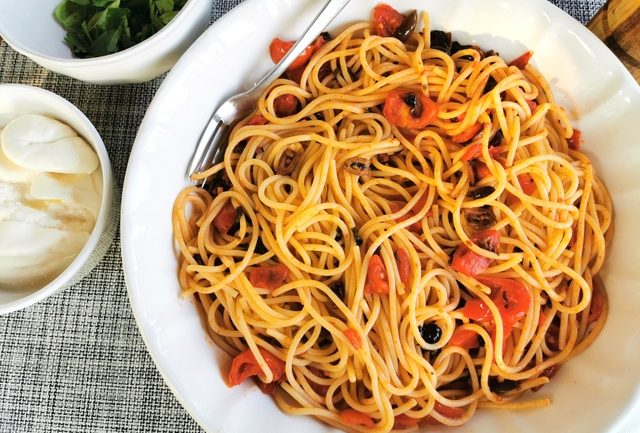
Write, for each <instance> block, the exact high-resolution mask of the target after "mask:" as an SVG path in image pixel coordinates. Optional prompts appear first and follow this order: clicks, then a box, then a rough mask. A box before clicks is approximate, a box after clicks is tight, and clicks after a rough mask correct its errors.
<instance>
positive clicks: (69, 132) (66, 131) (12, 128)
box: [0, 114, 102, 288]
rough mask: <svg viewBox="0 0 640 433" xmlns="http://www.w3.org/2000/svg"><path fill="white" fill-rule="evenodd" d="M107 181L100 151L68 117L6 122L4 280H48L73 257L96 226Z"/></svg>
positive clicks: (1, 144)
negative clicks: (96, 152)
mask: <svg viewBox="0 0 640 433" xmlns="http://www.w3.org/2000/svg"><path fill="white" fill-rule="evenodd" d="M3 123H4V122H3ZM101 179H102V173H101V170H100V168H99V161H98V158H97V155H96V154H95V152H94V150H93V149H92V147H91V146H90V145H89V144H88V143H87V142H86V141H85V140H84V139H83V138H82V137H79V136H78V134H77V133H76V132H75V131H74V130H73V129H72V128H70V127H69V126H67V125H65V124H64V123H62V122H59V121H58V120H56V119H53V118H51V117H47V116H42V115H38V114H27V115H22V116H18V117H16V118H15V119H13V120H11V121H9V122H8V123H6V125H5V127H4V129H2V132H1V133H0V286H2V287H3V288H24V287H25V286H35V285H41V284H43V283H46V282H48V281H50V280H51V279H53V278H55V277H56V276H57V275H58V274H60V273H61V272H62V271H63V270H64V269H65V268H66V267H67V266H68V265H69V263H71V261H72V260H73V259H74V258H75V256H76V255H77V254H78V252H79V251H80V250H81V249H82V247H83V246H84V244H85V243H86V242H87V240H88V239H89V236H90V234H91V231H92V230H93V227H94V225H95V222H96V218H97V216H98V212H99V209H100V202H101V195H102V180H101Z"/></svg>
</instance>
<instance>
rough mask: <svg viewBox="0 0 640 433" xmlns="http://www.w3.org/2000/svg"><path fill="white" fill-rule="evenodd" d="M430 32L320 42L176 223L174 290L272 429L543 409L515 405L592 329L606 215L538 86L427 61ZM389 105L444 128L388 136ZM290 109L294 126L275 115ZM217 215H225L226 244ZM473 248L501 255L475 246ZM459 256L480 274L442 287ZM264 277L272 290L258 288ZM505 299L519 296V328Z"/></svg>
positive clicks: (495, 72) (607, 230)
mask: <svg viewBox="0 0 640 433" xmlns="http://www.w3.org/2000/svg"><path fill="white" fill-rule="evenodd" d="M423 24H424V28H425V29H426V31H425V30H423V31H422V32H420V33H418V32H413V33H412V34H411V35H410V37H409V38H408V39H407V40H406V41H405V42H401V41H400V40H399V39H397V38H394V37H381V36H378V35H376V34H375V30H374V27H373V26H372V24H371V23H370V22H362V23H358V24H355V25H352V26H351V27H349V28H348V29H346V30H344V31H343V32H342V33H340V34H339V35H338V36H337V37H335V38H334V39H332V40H330V41H328V42H327V43H326V44H324V45H323V46H322V47H321V48H319V49H318V51H317V52H316V54H315V55H314V56H313V57H312V58H311V60H310V61H309V63H308V65H307V66H306V68H305V69H304V72H301V71H302V70H301V71H300V72H301V73H300V74H299V80H300V81H299V82H298V81H292V80H289V79H285V78H283V79H280V80H278V81H276V82H275V83H273V85H272V86H271V87H270V89H269V90H268V91H267V92H266V93H265V94H264V95H263V96H262V97H261V98H260V100H259V103H258V107H257V110H256V112H255V113H254V114H252V115H251V116H249V117H248V118H247V119H245V120H244V121H242V122H241V123H240V124H239V125H237V127H236V128H235V129H234V130H233V132H232V134H231V136H230V138H229V146H228V148H227V150H226V153H225V157H224V162H223V163H221V164H218V165H216V166H215V167H213V168H212V169H210V170H208V171H207V172H205V173H202V174H201V175H199V176H200V177H201V178H202V177H208V176H213V179H214V183H213V186H212V187H211V191H205V190H203V189H200V188H196V187H189V188H185V189H184V190H183V191H182V192H181V194H180V195H179V197H178V198H177V199H176V202H175V206H174V211H173V227H174V235H175V240H176V244H177V246H178V252H179V258H180V270H179V280H180V285H181V287H182V291H183V294H184V295H185V296H191V295H195V296H197V298H198V299H199V300H200V302H201V304H202V306H203V308H204V311H205V312H206V317H207V322H208V325H209V331H210V335H211V337H212V339H213V340H214V341H215V342H216V343H217V344H218V345H219V346H220V348H222V349H223V350H224V351H225V352H227V353H228V354H229V355H231V356H232V357H237V356H239V354H242V353H244V354H245V355H246V356H248V358H251V359H253V361H254V363H255V365H256V366H257V370H256V372H255V373H256V374H257V375H258V376H259V379H258V380H259V381H260V382H262V383H270V382H271V383H272V384H273V385H275V386H274V387H272V388H271V391H272V392H273V393H274V395H275V401H276V403H277V404H278V406H279V407H280V408H282V409H283V410H284V411H285V412H287V413H291V414H296V415H312V416H315V417H318V418H320V419H322V420H323V421H325V422H327V423H329V424H332V425H335V426H338V427H340V428H342V429H345V430H348V431H368V432H388V431H390V430H391V429H392V428H393V427H394V423H395V427H396V428H404V427H409V426H412V425H414V424H416V423H418V422H428V423H436V422H439V423H442V424H446V425H460V424H463V423H465V422H467V421H469V419H470V418H471V417H472V416H473V414H474V412H475V411H476V410H477V409H478V408H480V407H496V406H500V407H506V408H523V407H535V406H542V405H546V404H549V403H550V401H549V399H548V398H547V396H538V395H536V394H531V393H529V394H525V391H527V390H531V389H532V388H536V387H540V386H542V385H544V384H546V383H548V381H549V379H550V377H551V376H553V373H554V372H555V370H557V368H558V366H559V365H561V364H563V363H565V362H566V361H567V360H569V359H570V358H571V357H573V356H574V355H576V354H577V353H578V352H580V351H581V350H582V349H584V348H585V347H586V346H588V345H589V344H590V343H591V342H592V341H593V339H594V338H595V336H596V335H597V334H598V332H599V331H600V329H601V328H602V327H603V325H604V321H605V319H606V313H607V302H606V295H605V293H604V289H603V288H602V287H598V286H597V284H598V283H597V277H596V275H597V274H598V272H599V271H600V269H601V267H602V265H603V261H604V257H605V249H606V245H607V243H608V242H609V240H610V238H611V236H612V233H613V230H612V206H611V201H610V199H609V196H608V193H607V190H606V188H605V187H604V185H603V184H602V182H601V181H600V180H599V179H598V177H597V176H596V174H595V171H594V168H593V166H592V164H591V162H590V161H589V159H588V158H587V156H586V155H585V154H584V153H582V152H580V151H579V150H577V149H574V148H575V147H576V146H574V145H573V144H572V143H571V137H574V138H575V134H574V131H573V129H572V127H571V125H570V124H569V121H568V118H567V115H566V113H565V112H564V111H563V109H562V108H561V107H559V106H558V105H556V103H555V102H554V98H553V95H552V94H551V92H550V88H549V85H548V83H547V82H546V81H545V80H544V78H543V77H541V76H540V74H539V73H538V72H537V71H536V70H535V69H534V68H533V67H532V66H531V65H527V66H525V67H523V68H519V67H517V66H513V65H512V66H509V65H508V63H507V62H506V61H505V60H504V59H503V58H501V57H499V56H498V55H495V54H492V53H483V52H482V50H480V49H477V48H476V47H459V48H460V49H459V50H458V51H457V52H455V53H453V54H448V53H447V52H445V51H442V50H439V49H434V48H430V46H431V41H430V37H431V36H432V35H433V34H432V33H431V32H429V31H428V18H427V16H426V15H423ZM400 89H403V90H402V91H403V92H405V93H404V94H403V95H404V96H403V97H404V98H405V99H404V100H405V101H406V100H407V99H406V95H407V94H408V93H407V92H410V93H411V94H412V95H414V96H416V95H417V96H420V95H423V96H428V97H429V99H430V100H431V101H434V102H435V103H437V105H436V107H437V117H436V118H435V119H433V120H432V121H431V122H429V124H428V125H427V126H426V127H424V128H421V129H420V130H417V129H413V130H412V129H403V128H398V127H396V126H394V124H393V122H390V121H389V119H388V117H389V116H388V115H387V116H385V114H389V112H388V111H386V110H384V111H383V108H384V105H385V103H386V101H387V100H388V99H387V98H388V97H389V95H390V93H391V92H393V91H396V92H397V91H399V90H400ZM282 95H294V96H295V98H296V99H297V101H298V102H297V105H298V107H297V109H298V111H297V112H296V113H293V114H291V115H288V116H282V115H280V116H279V115H278V113H277V105H278V102H277V101H278V99H277V98H279V97H281V96H282ZM289 98H290V97H289ZM260 116H261V117H260ZM470 130H473V132H474V133H473V135H472V136H469V134H470V133H469V131H470ZM461 134H462V135H461ZM467 136H469V137H468V139H467V140H466V141H461V140H464V139H465V137H467ZM570 147H573V148H570ZM225 207H226V209H227V211H228V210H229V209H231V210H232V211H233V212H234V215H235V216H236V218H234V226H233V227H231V228H229V227H224V228H223V229H221V227H220V226H219V225H217V222H216V217H217V216H218V215H219V214H221V213H223V212H225ZM226 229H228V231H227V232H225V230H226ZM487 230H490V231H491V232H492V233H494V232H497V236H499V242H498V244H497V245H493V247H488V246H487V245H488V244H487V242H486V240H484V241H482V240H478V236H481V235H478V233H484V232H486V231H487ZM463 253H464V254H468V256H467V257H472V258H473V260H475V262H474V263H485V264H486V266H484V268H483V269H481V272H480V273H478V272H475V271H472V270H470V268H469V269H467V268H464V267H462V268H460V267H458V268H456V269H457V270H456V269H454V267H455V266H453V267H452V263H453V261H455V260H456V259H455V256H456V254H459V255H462V254H463ZM452 257H453V259H452ZM478 257H479V258H478ZM372 261H376V262H378V263H382V264H383V269H382V271H383V274H382V279H383V281H382V283H383V284H382V286H380V287H383V286H384V283H386V288H387V289H385V290H388V293H384V290H383V291H382V292H378V291H376V289H375V288H374V287H373V286H372V285H371V284H373V283H372V281H373V279H374V276H372V275H371V272H372V270H371V269H372V266H373V265H372V264H371V262H372ZM276 265H279V266H281V265H284V267H285V268H286V269H284V272H285V273H284V274H283V275H284V278H283V280H282V281H281V284H278V285H277V287H275V288H273V287H272V288H264V287H260V286H261V284H252V282H254V283H255V281H254V277H255V275H257V274H253V275H252V272H253V271H254V270H255V269H257V268H263V269H275V268H274V266H276ZM279 269H283V268H282V267H281V268H279ZM378 269H379V268H378ZM460 269H462V271H460ZM504 281H509V282H510V283H509V284H515V283H514V281H515V282H517V284H518V285H520V286H519V287H525V288H526V293H525V295H526V296H525V297H524V298H522V299H525V303H524V305H523V306H522V310H521V311H520V312H519V313H518V314H515V315H512V316H505V315H504V314H503V313H504V311H508V310H509V308H511V307H512V306H509V305H508V303H509V302H511V301H512V300H511V299H508V297H509V296H508V295H507V294H506V293H507V289H506V288H505V289H504V290H503V289H502V287H503V286H501V285H500V284H503V283H504ZM504 287H506V286H504ZM497 293H501V294H502V297H500V296H497V295H496V294H497ZM503 303H504V304H503ZM472 306H475V308H476V310H478V308H479V310H478V311H481V312H480V313H478V311H476V312H475V313H470V312H471V311H472ZM478 314H481V315H483V317H480V316H478ZM469 316H472V317H469ZM507 317H509V318H508V319H507ZM507 320H508V321H509V322H508V323H507ZM469 335H471V337H469ZM465 336H466V337H467V341H466V342H461V341H462V340H464V338H462V339H461V337H465ZM427 340H428V341H427ZM259 348H260V350H259ZM265 355H268V357H269V358H270V359H271V358H272V359H273V360H275V361H273V362H276V363H280V362H281V363H282V367H283V371H282V373H281V377H280V378H276V379H278V380H274V377H275V376H276V373H275V371H273V370H272V368H271V366H272V365H273V364H272V361H269V359H267V356H265ZM245 367H246V366H244V367H242V368H245ZM232 368H234V367H233V366H232ZM245 373H246V371H245ZM279 376H280V375H279ZM523 394H524V395H523ZM520 396H522V397H521V398H518V399H517V400H516V398H517V397H520Z"/></svg>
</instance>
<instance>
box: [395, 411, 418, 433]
mask: <svg viewBox="0 0 640 433" xmlns="http://www.w3.org/2000/svg"><path fill="white" fill-rule="evenodd" d="M419 422H420V420H419V419H417V418H411V417H410V416H408V415H405V414H403V413H401V414H400V415H396V416H395V417H393V429H394V430H406V429H409V428H413V427H415V426H417V425H418V423H419Z"/></svg>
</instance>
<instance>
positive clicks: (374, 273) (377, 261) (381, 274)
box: [364, 254, 389, 295]
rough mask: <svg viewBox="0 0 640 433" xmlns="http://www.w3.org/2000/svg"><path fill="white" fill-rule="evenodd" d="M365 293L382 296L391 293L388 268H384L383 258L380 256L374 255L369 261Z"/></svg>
mask: <svg viewBox="0 0 640 433" xmlns="http://www.w3.org/2000/svg"><path fill="white" fill-rule="evenodd" d="M364 291H365V293H379V294H381V295H386V294H388V293H389V281H388V279H387V268H385V267H384V263H383V261H382V258H381V257H380V256H379V255H378V254H374V255H373V256H372V257H371V260H369V267H368V269H367V280H366V282H365V285H364Z"/></svg>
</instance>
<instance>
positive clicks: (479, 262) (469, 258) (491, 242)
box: [451, 229, 500, 277]
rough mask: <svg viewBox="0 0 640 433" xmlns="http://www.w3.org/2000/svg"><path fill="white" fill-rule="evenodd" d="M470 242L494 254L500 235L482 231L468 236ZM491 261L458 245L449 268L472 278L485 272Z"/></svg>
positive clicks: (491, 231) (492, 231) (462, 245)
mask: <svg viewBox="0 0 640 433" xmlns="http://www.w3.org/2000/svg"><path fill="white" fill-rule="evenodd" d="M470 239H471V241H472V242H473V243H474V244H476V245H478V246H479V247H480V248H483V249H485V250H488V251H491V252H496V251H497V250H498V248H499V247H500V233H498V232H497V231H495V230H492V229H489V230H482V231H479V232H476V233H474V234H473V235H471V236H470ZM490 265H491V259H490V258H488V257H485V256H481V255H479V254H476V253H475V252H473V251H472V250H471V249H470V248H469V247H467V246H466V245H464V244H460V246H458V249H457V250H456V252H455V253H454V254H453V260H452V262H451V268H452V269H453V270H455V271H458V272H461V273H463V274H465V275H468V276H470V277H473V276H475V275H478V274H481V273H483V272H484V271H486V270H487V268H488V267H489V266H490Z"/></svg>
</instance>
